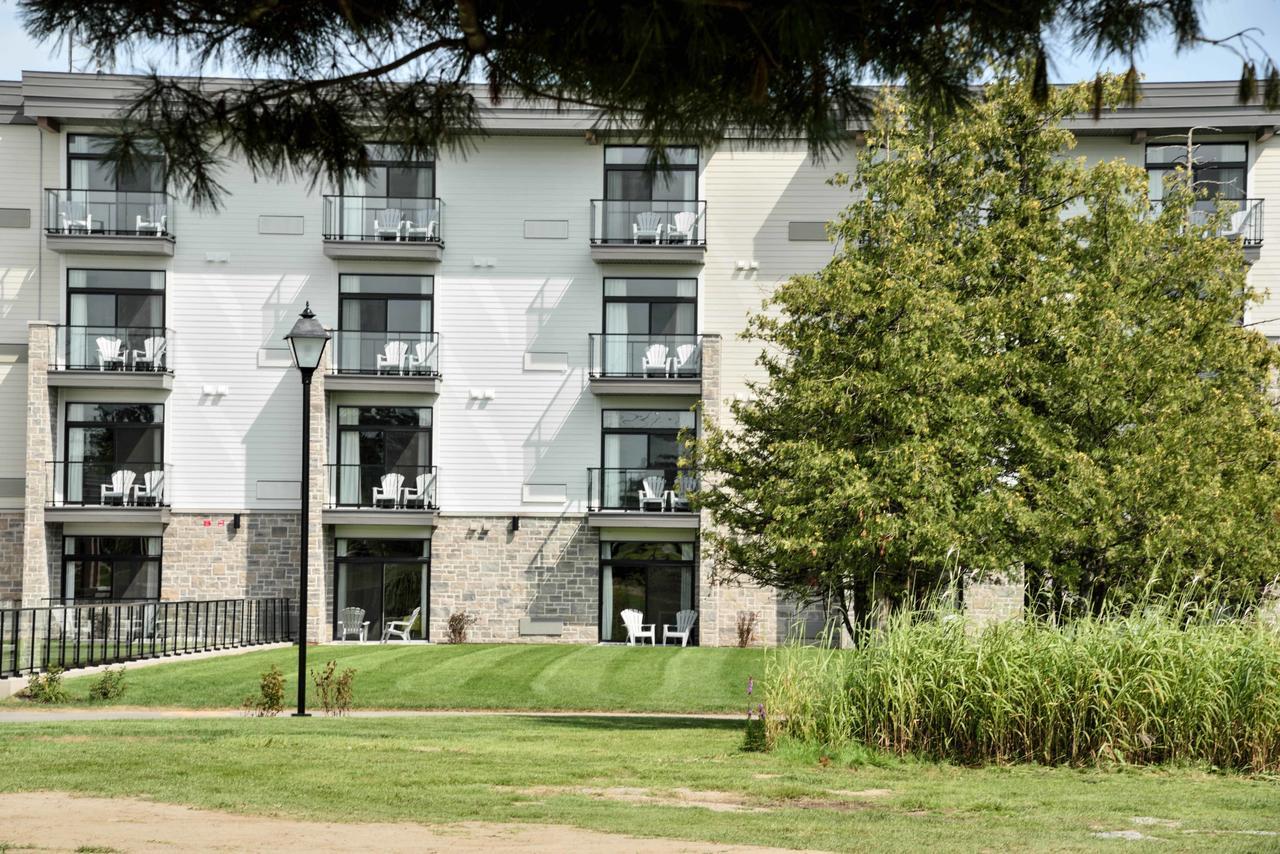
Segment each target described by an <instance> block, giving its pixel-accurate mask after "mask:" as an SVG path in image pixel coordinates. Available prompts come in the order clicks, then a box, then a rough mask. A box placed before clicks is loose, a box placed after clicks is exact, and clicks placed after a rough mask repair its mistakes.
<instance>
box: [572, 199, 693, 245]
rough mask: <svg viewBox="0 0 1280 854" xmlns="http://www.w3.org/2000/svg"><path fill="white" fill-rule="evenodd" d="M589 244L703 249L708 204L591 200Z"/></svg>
mask: <svg viewBox="0 0 1280 854" xmlns="http://www.w3.org/2000/svg"><path fill="white" fill-rule="evenodd" d="M591 242H592V243H606V244H623V243H628V244H636V245H642V246H643V245H651V246H705V245H706V244H707V203H706V202H704V201H702V200H700V199H689V200H686V201H679V200H657V199H654V200H648V199H646V200H642V201H632V200H629V199H628V200H624V199H592V200H591Z"/></svg>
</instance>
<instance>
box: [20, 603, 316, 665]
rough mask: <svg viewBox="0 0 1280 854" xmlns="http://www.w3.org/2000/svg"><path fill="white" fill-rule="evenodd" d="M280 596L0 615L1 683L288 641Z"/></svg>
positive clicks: (288, 619) (290, 633) (285, 606)
mask: <svg viewBox="0 0 1280 854" xmlns="http://www.w3.org/2000/svg"><path fill="white" fill-rule="evenodd" d="M289 601H290V600H288V599H286V598H271V599H203V600H199V601H190V602H112V603H105V604H87V605H50V606H47V607H43V608H9V609H6V610H0V677H6V676H20V675H22V674H24V673H34V672H36V671H41V670H47V669H49V668H50V667H61V668H63V669H65V670H70V669H73V668H77V667H93V666H95V665H100V664H117V663H124V662H129V661H140V660H142V659H146V658H158V657H161V656H171V655H184V654H187V653H193V652H209V651H212V650H219V649H231V648H233V647H242V646H257V645H260V644H266V643H280V642H284V641H292V640H293V639H294V627H293V617H292V614H291V612H290V610H289Z"/></svg>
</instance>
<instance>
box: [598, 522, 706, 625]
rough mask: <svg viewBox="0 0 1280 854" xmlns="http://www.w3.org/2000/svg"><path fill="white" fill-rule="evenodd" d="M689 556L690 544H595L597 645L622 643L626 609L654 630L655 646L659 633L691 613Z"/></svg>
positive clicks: (692, 575) (691, 561) (692, 577)
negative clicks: (638, 614) (597, 565)
mask: <svg viewBox="0 0 1280 854" xmlns="http://www.w3.org/2000/svg"><path fill="white" fill-rule="evenodd" d="M693 555H694V544H693V543H617V542H604V543H601V544H600V640H601V641H602V642H606V643H608V642H615V643H617V642H625V641H626V639H627V627H626V626H625V625H624V624H623V622H622V612H623V611H625V610H627V609H629V608H631V609H635V610H637V611H640V612H641V613H642V614H644V622H646V623H653V624H655V625H656V626H657V632H656V634H657V640H658V642H659V643H661V642H662V627H663V626H664V625H671V626H674V625H675V623H676V614H677V613H679V612H680V611H685V610H692V609H694V608H695V605H694V602H695V601H696V600H695V598H694V581H695V578H696V574H695V573H696V567H695V564H694V556H693ZM695 636H696V631H695ZM693 642H694V638H692V637H691V638H690V643H693Z"/></svg>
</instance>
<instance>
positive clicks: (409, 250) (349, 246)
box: [324, 238, 444, 261]
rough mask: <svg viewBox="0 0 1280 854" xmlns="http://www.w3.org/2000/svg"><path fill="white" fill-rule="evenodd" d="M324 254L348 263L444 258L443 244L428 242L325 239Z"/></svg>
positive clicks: (437, 259) (435, 259)
mask: <svg viewBox="0 0 1280 854" xmlns="http://www.w3.org/2000/svg"><path fill="white" fill-rule="evenodd" d="M324 254H325V255H327V256H328V257H330V258H339V259H346V260H349V261H439V260H440V259H441V258H443V257H444V244H443V243H438V242H435V241H428V240H336V239H329V238H325V241H324Z"/></svg>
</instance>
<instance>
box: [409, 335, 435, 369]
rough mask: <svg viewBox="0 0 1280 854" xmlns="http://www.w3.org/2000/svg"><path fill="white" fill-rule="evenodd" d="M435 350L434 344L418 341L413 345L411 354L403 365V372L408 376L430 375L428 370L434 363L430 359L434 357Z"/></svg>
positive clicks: (432, 359)
mask: <svg viewBox="0 0 1280 854" xmlns="http://www.w3.org/2000/svg"><path fill="white" fill-rule="evenodd" d="M435 349H436V345H435V342H431V343H427V342H425V341H419V342H418V343H417V344H414V345H413V352H412V353H410V354H409V358H408V360H407V362H406V364H405V372H406V373H410V374H413V373H420V374H425V373H432V371H430V370H429V368H430V366H431V364H432V363H433V362H434V358H432V357H434V356H435Z"/></svg>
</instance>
